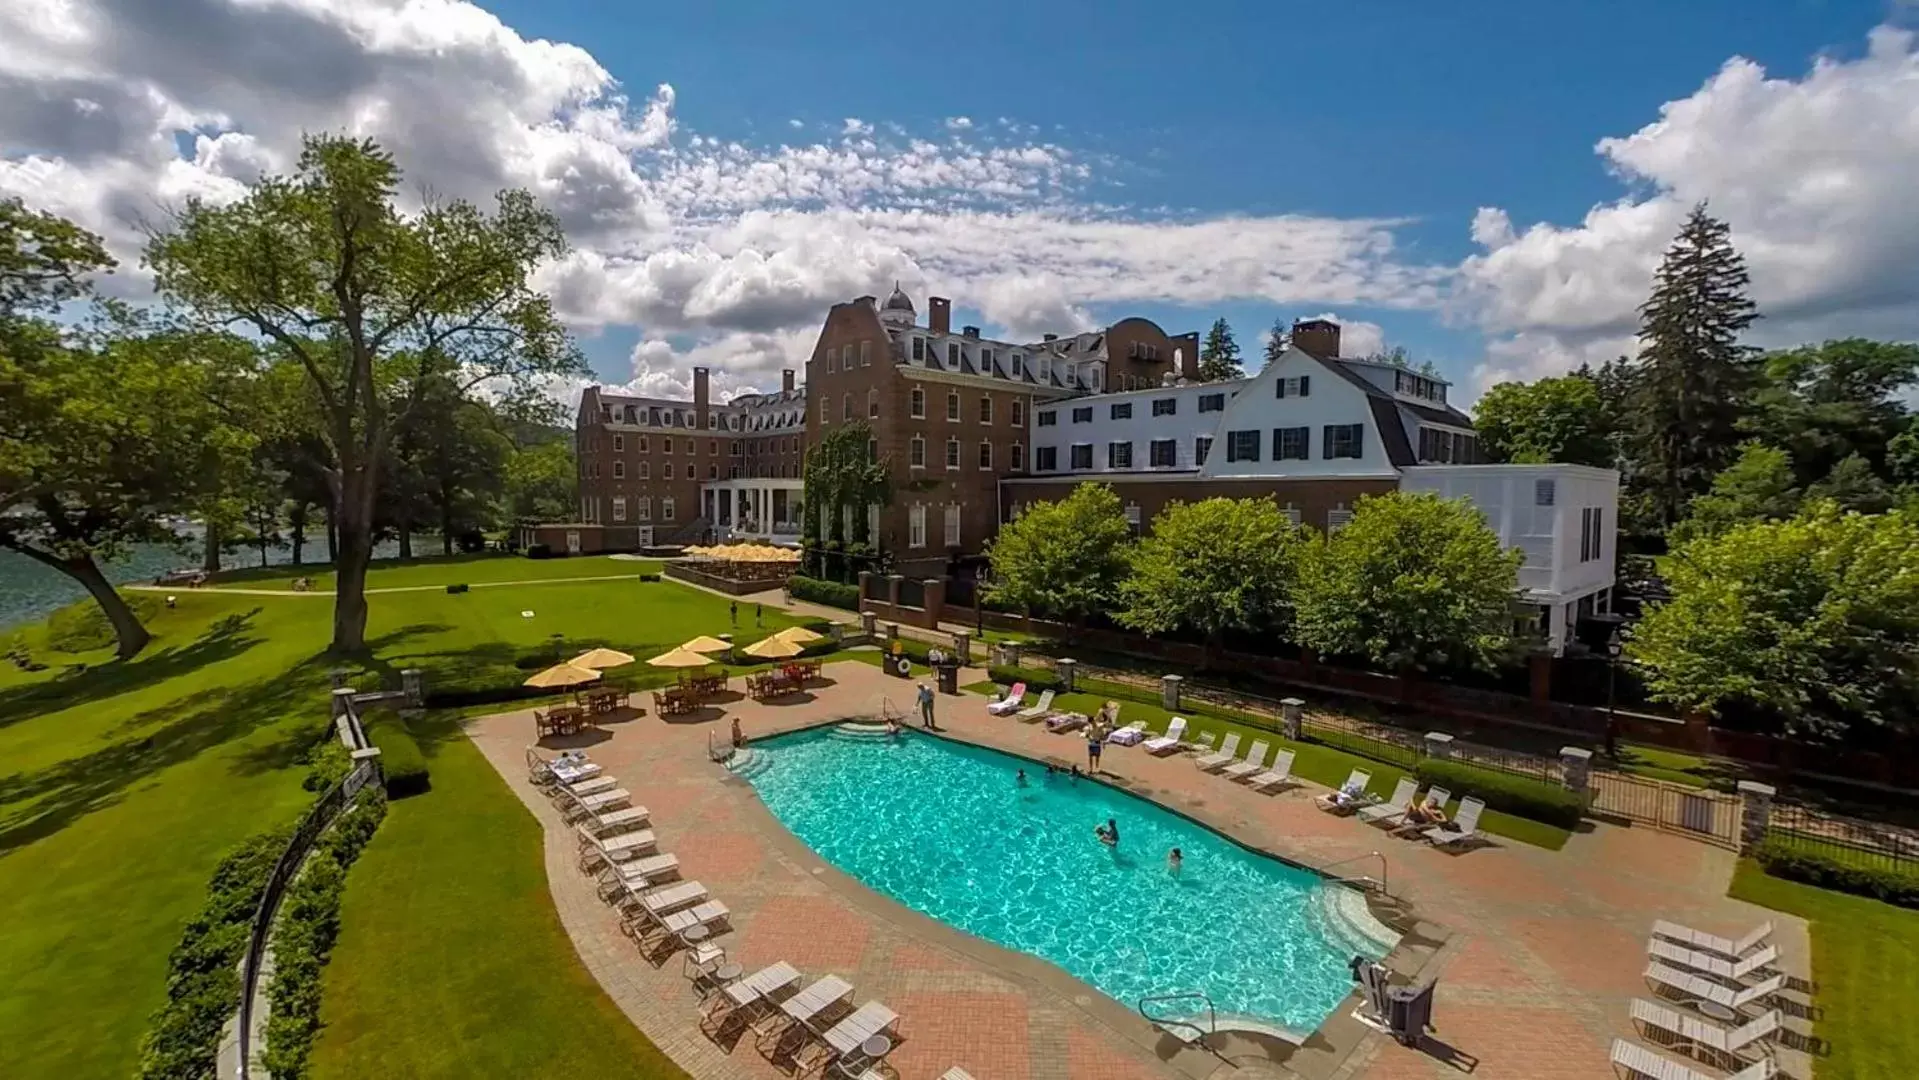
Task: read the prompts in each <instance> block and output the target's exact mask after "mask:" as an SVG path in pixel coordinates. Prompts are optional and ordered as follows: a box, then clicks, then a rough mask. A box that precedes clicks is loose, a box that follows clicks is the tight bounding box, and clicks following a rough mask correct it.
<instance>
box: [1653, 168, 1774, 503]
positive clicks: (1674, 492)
mask: <svg viewBox="0 0 1919 1080" xmlns="http://www.w3.org/2000/svg"><path fill="white" fill-rule="evenodd" d="M1748 281H1749V276H1748V275H1747V273H1746V262H1745V260H1744V259H1743V258H1741V257H1740V255H1739V253H1738V252H1737V251H1735V250H1734V249H1733V246H1732V239H1731V232H1730V230H1729V229H1728V228H1727V227H1726V223H1725V222H1723V221H1720V220H1718V219H1717V218H1714V217H1713V216H1712V215H1710V214H1708V213H1707V212H1706V204H1704V203H1700V204H1699V205H1698V206H1695V207H1694V208H1693V211H1692V213H1691V214H1690V215H1689V216H1688V217H1687V218H1686V223H1685V224H1684V225H1683V226H1681V227H1680V230H1679V235H1678V237H1677V238H1675V239H1674V240H1673V243H1672V246H1671V247H1670V248H1667V249H1666V257H1665V259H1664V260H1663V261H1662V262H1661V263H1660V265H1659V272H1658V274H1657V275H1655V277H1654V279H1653V291H1652V296H1651V297H1649V298H1648V299H1647V300H1646V302H1645V304H1644V305H1642V306H1641V307H1640V309H1639V314H1640V330H1639V340H1640V349H1639V358H1638V361H1637V363H1636V364H1635V365H1634V366H1635V368H1636V371H1635V372H1634V377H1633V380H1632V384H1633V385H1632V401H1631V408H1630V409H1629V412H1628V415H1629V417H1630V420H1629V423H1630V425H1631V430H1630V433H1629V438H1628V444H1629V449H1630V453H1631V458H1632V466H1633V468H1632V470H1631V471H1632V476H1633V480H1634V482H1635V484H1636V486H1638V487H1639V488H1640V490H1641V492H1643V494H1644V495H1645V496H1646V497H1647V498H1648V501H1649V502H1650V504H1651V506H1652V508H1653V511H1654V514H1655V516H1656V518H1657V520H1658V521H1659V522H1660V523H1661V524H1664V525H1671V524H1672V523H1673V522H1675V521H1677V520H1679V517H1680V515H1681V514H1682V513H1683V512H1684V510H1685V507H1686V504H1687V503H1688V502H1689V501H1690V500H1691V499H1692V497H1693V496H1695V495H1700V494H1703V493H1704V492H1705V491H1706V490H1707V489H1708V488H1710V487H1711V485H1712V478H1713V477H1714V476H1715V475H1717V474H1718V472H1719V471H1720V470H1721V469H1723V468H1725V467H1726V465H1727V464H1728V463H1730V462H1731V461H1732V459H1733V457H1734V456H1735V455H1736V453H1737V448H1738V446H1739V443H1740V441H1741V439H1742V438H1743V435H1742V434H1741V432H1740V431H1739V417H1740V415H1741V413H1742V412H1743V410H1744V406H1745V402H1746V397H1747V395H1748V392H1749V389H1750V387H1751V386H1752V384H1753V378H1754V371H1753V366H1752V361H1751V356H1752V352H1753V350H1751V349H1750V348H1747V347H1745V346H1742V345H1740V344H1739V334H1740V332H1741V331H1743V330H1744V329H1746V327H1748V326H1750V325H1751V324H1752V321H1753V320H1754V319H1756V318H1758V317H1759V315H1758V311H1757V309H1756V307H1755V305H1754V304H1753V302H1752V300H1751V299H1750V298H1748V297H1747V296H1746V286H1747V284H1748Z"/></svg>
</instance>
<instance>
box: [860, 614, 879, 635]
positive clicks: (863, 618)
mask: <svg viewBox="0 0 1919 1080" xmlns="http://www.w3.org/2000/svg"><path fill="white" fill-rule="evenodd" d="M878 622H879V616H878V615H875V614H873V613H872V612H870V611H862V612H860V633H862V634H865V635H866V636H867V637H869V638H870V637H872V636H873V635H874V633H875V624H877V623H878Z"/></svg>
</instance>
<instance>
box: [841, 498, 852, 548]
mask: <svg viewBox="0 0 1919 1080" xmlns="http://www.w3.org/2000/svg"><path fill="white" fill-rule="evenodd" d="M840 535H841V536H843V537H845V538H846V539H847V540H848V541H849V542H850V541H851V540H852V539H853V504H852V503H846V504H844V505H842V506H841V507H840Z"/></svg>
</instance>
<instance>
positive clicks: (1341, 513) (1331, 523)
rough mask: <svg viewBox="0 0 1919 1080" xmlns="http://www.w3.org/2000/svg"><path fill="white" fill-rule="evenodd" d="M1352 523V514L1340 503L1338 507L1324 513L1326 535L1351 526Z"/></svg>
mask: <svg viewBox="0 0 1919 1080" xmlns="http://www.w3.org/2000/svg"><path fill="white" fill-rule="evenodd" d="M1352 521H1353V512H1352V511H1351V510H1348V509H1346V506H1345V504H1344V503H1341V504H1340V505H1339V506H1337V507H1335V508H1333V509H1331V510H1328V511H1326V534H1327V535H1328V536H1331V535H1332V534H1333V533H1336V532H1338V531H1339V530H1341V529H1343V528H1345V527H1346V526H1348V525H1350V524H1352Z"/></svg>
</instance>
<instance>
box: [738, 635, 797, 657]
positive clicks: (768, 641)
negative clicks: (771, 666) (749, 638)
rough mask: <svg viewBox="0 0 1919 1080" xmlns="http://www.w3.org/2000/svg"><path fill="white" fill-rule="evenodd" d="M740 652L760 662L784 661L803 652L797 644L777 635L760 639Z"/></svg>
mask: <svg viewBox="0 0 1919 1080" xmlns="http://www.w3.org/2000/svg"><path fill="white" fill-rule="evenodd" d="M740 651H741V652H744V653H745V654H746V655H748V656H757V657H759V658H760V659H762V660H785V659H787V658H788V657H793V656H798V655H799V654H800V653H802V652H804V651H805V650H804V649H802V648H800V647H799V645H798V644H797V643H795V642H792V641H789V640H787V639H786V638H783V637H781V636H779V635H778V634H774V635H773V636H772V637H769V638H762V639H761V640H759V641H756V642H754V643H753V644H751V645H748V646H747V647H746V648H744V649H742V650H740Z"/></svg>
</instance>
